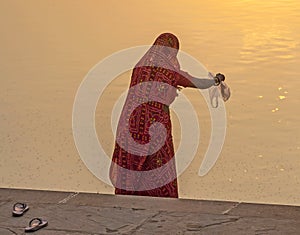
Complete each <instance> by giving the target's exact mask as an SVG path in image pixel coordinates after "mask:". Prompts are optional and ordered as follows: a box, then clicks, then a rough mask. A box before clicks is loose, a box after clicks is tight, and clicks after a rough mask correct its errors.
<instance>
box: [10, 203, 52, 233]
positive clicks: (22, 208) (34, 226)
mask: <svg viewBox="0 0 300 235" xmlns="http://www.w3.org/2000/svg"><path fill="white" fill-rule="evenodd" d="M28 210H29V206H28V205H27V204H25V203H20V202H17V203H16V204H14V206H13V211H12V215H13V216H15V217H19V216H22V215H23V214H24V213H25V212H26V211H28ZM47 225H48V221H47V220H43V219H41V218H33V219H32V220H30V222H29V225H28V227H26V228H25V232H35V231H37V230H39V229H41V228H44V227H46V226H47Z"/></svg>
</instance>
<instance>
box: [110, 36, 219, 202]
mask: <svg viewBox="0 0 300 235" xmlns="http://www.w3.org/2000/svg"><path fill="white" fill-rule="evenodd" d="M178 50H179V41H178V39H177V37H176V36H175V35H173V34H171V33H163V34H161V35H160V36H159V37H158V38H157V39H156V40H155V42H154V44H153V46H152V47H151V48H150V49H149V50H148V51H147V53H146V54H145V55H144V56H143V57H142V59H141V60H140V61H139V62H138V63H137V65H136V66H135V68H134V69H133V73H132V77H131V83H130V89H129V92H128V95H127V98H126V101H125V104H124V107H123V110H122V114H121V117H120V120H119V124H118V128H117V134H116V143H115V148H114V152H113V157H112V161H113V162H112V165H111V168H110V177H111V181H112V183H113V184H114V186H115V193H116V194H126V195H142V196H155V197H173V198H177V197H178V186H177V177H176V167H175V159H174V147H173V140H172V128H171V120H170V113H169V105H170V104H171V103H172V102H173V101H174V99H175V98H176V96H177V89H178V88H179V87H194V88H200V89H206V88H209V87H211V86H213V85H219V84H220V83H221V82H222V81H224V79H225V77H224V75H222V74H218V75H217V76H215V77H214V79H200V78H194V77H192V76H191V75H189V74H188V73H186V72H183V71H181V70H180V66H179V62H178V60H177V52H178ZM155 123H160V124H162V125H163V126H164V128H165V129H164V130H165V131H162V129H159V128H154V127H152V129H151V126H152V125H154V124H155ZM156 127H157V126H156ZM164 166H167V167H164ZM157 169H161V170H157ZM154 170H157V171H154ZM136 172H141V174H136ZM145 172H148V173H149V174H144V173H145ZM153 172H154V173H153ZM133 173H134V174H133ZM153 185H154V186H153ZM155 185H156V186H155Z"/></svg>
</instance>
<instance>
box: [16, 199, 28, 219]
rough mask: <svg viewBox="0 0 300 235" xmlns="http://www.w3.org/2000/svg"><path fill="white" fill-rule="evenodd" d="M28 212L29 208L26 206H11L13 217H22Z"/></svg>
mask: <svg viewBox="0 0 300 235" xmlns="http://www.w3.org/2000/svg"><path fill="white" fill-rule="evenodd" d="M28 210H29V206H27V204H25V203H20V202H17V203H16V204H15V205H14V206H13V211H12V215H13V216H22V215H23V214H24V213H25V212H26V211H28Z"/></svg>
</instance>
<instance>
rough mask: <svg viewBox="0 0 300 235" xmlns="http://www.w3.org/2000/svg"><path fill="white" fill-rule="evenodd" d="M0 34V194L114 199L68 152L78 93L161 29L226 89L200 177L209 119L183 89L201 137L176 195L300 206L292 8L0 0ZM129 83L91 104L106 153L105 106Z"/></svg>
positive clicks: (298, 53)
mask: <svg viewBox="0 0 300 235" xmlns="http://www.w3.org/2000/svg"><path fill="white" fill-rule="evenodd" d="M0 29H1V37H0V82H1V86H0V128H1V131H0V157H1V161H0V187H13V188H34V189H51V190H67V191H88V192H102V193H112V192H113V190H112V188H111V187H110V186H108V185H105V184H104V183H102V182H100V181H99V180H98V179H97V178H96V177H94V176H93V175H92V174H91V173H90V172H89V171H88V170H87V168H86V167H85V165H84V164H83V163H82V161H81V160H80V158H79V155H78V153H77V150H76V147H75V144H74V141H73V136H72V122H71V121H72V105H73V101H74V97H75V94H76V91H77V89H78V87H79V84H80V82H81V81H82V79H83V78H84V76H85V75H86V73H87V72H88V71H89V70H90V69H91V68H92V67H93V66H94V65H95V64H96V63H98V62H99V61H100V60H101V59H103V58H105V57H106V56H109V55H110V54H111V53H113V52H116V51H118V50H121V49H125V48H128V47H133V46H137V45H146V44H151V43H152V42H153V41H154V39H155V37H156V36H157V35H159V34H160V33H161V32H166V31H169V32H173V33H174V34H176V35H177V36H178V38H179V39H180V43H181V49H182V50H183V51H185V52H187V53H189V54H191V55H192V56H193V57H195V58H196V59H197V60H199V61H201V62H202V63H203V64H204V65H205V66H206V67H207V68H208V70H209V71H212V72H223V73H225V74H226V76H227V83H228V84H229V85H230V87H231V90H232V97H231V99H230V100H229V101H228V102H227V103H226V109H227V115H228V127H227V135H226V141H225V145H224V148H223V151H222V154H221V156H220V158H219V160H218V162H217V164H216V165H215V167H214V168H213V169H212V170H211V171H210V172H209V174H208V175H206V176H205V177H199V176H198V175H197V172H198V169H199V166H200V163H201V161H202V159H203V155H204V153H205V150H206V148H207V144H208V140H209V128H205V127H207V126H209V125H210V121H209V115H208V111H207V108H206V106H205V104H204V102H203V100H201V99H199V97H198V96H196V92H195V91H194V90H191V89H186V90H185V91H184V93H185V94H186V95H187V96H188V97H190V99H191V100H193V103H194V105H195V108H196V109H197V111H198V115H199V120H200V127H202V129H201V141H200V146H199V149H198V152H197V155H196V157H195V159H194V161H193V162H192V164H191V166H190V167H189V168H188V170H187V171H186V172H185V173H184V174H183V175H181V176H180V179H179V187H180V197H182V198H196V199H217V200H238V201H248V202H267V203H280V204H293V205H300V196H299V195H300V158H299V157H300V135H299V133H300V117H299V115H300V111H299V110H300V109H299V100H300V93H299V86H300V37H299V35H300V2H299V1H298V0H277V1H274V0H273V1H269V0H266V1H258V0H228V1H223V0H212V1H204V0H194V1H191V0H185V1H179V0H178V1H159V0H155V1H137V0H130V1H116V0H115V1H96V0H94V1H92V0H88V1H83V0H80V1H71V0H68V1H66V0H62V1H50V0H43V1H38V0H35V1H33V0H28V1H16V0H3V1H1V2H0ZM129 77H130V73H125V74H123V75H122V76H120V77H119V78H118V79H117V80H115V81H114V82H113V83H112V84H111V85H110V86H109V87H108V89H107V90H106V93H105V94H104V96H103V97H102V99H101V100H100V101H101V102H100V101H99V107H98V108H97V112H96V126H97V132H98V135H99V140H100V141H101V143H102V144H103V146H104V148H105V150H106V151H107V153H108V154H110V153H111V151H112V145H113V135H112V133H111V130H110V128H108V127H109V125H110V113H109V110H110V107H111V106H112V105H113V102H114V99H115V98H116V97H117V96H118V94H120V92H121V91H123V90H125V89H126V88H127V84H128V81H129ZM183 112H184V110H183ZM172 117H173V121H174V130H173V132H174V139H175V145H176V146H178V143H179V141H180V138H179V137H180V128H178V121H177V119H176V116H175V115H173V116H172Z"/></svg>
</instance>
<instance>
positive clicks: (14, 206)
mask: <svg viewBox="0 0 300 235" xmlns="http://www.w3.org/2000/svg"><path fill="white" fill-rule="evenodd" d="M19 205H20V207H21V208H22V209H25V207H26V206H27V205H26V204H25V203H21V202H17V203H15V204H14V205H13V209H15V208H16V207H17V206H19Z"/></svg>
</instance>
